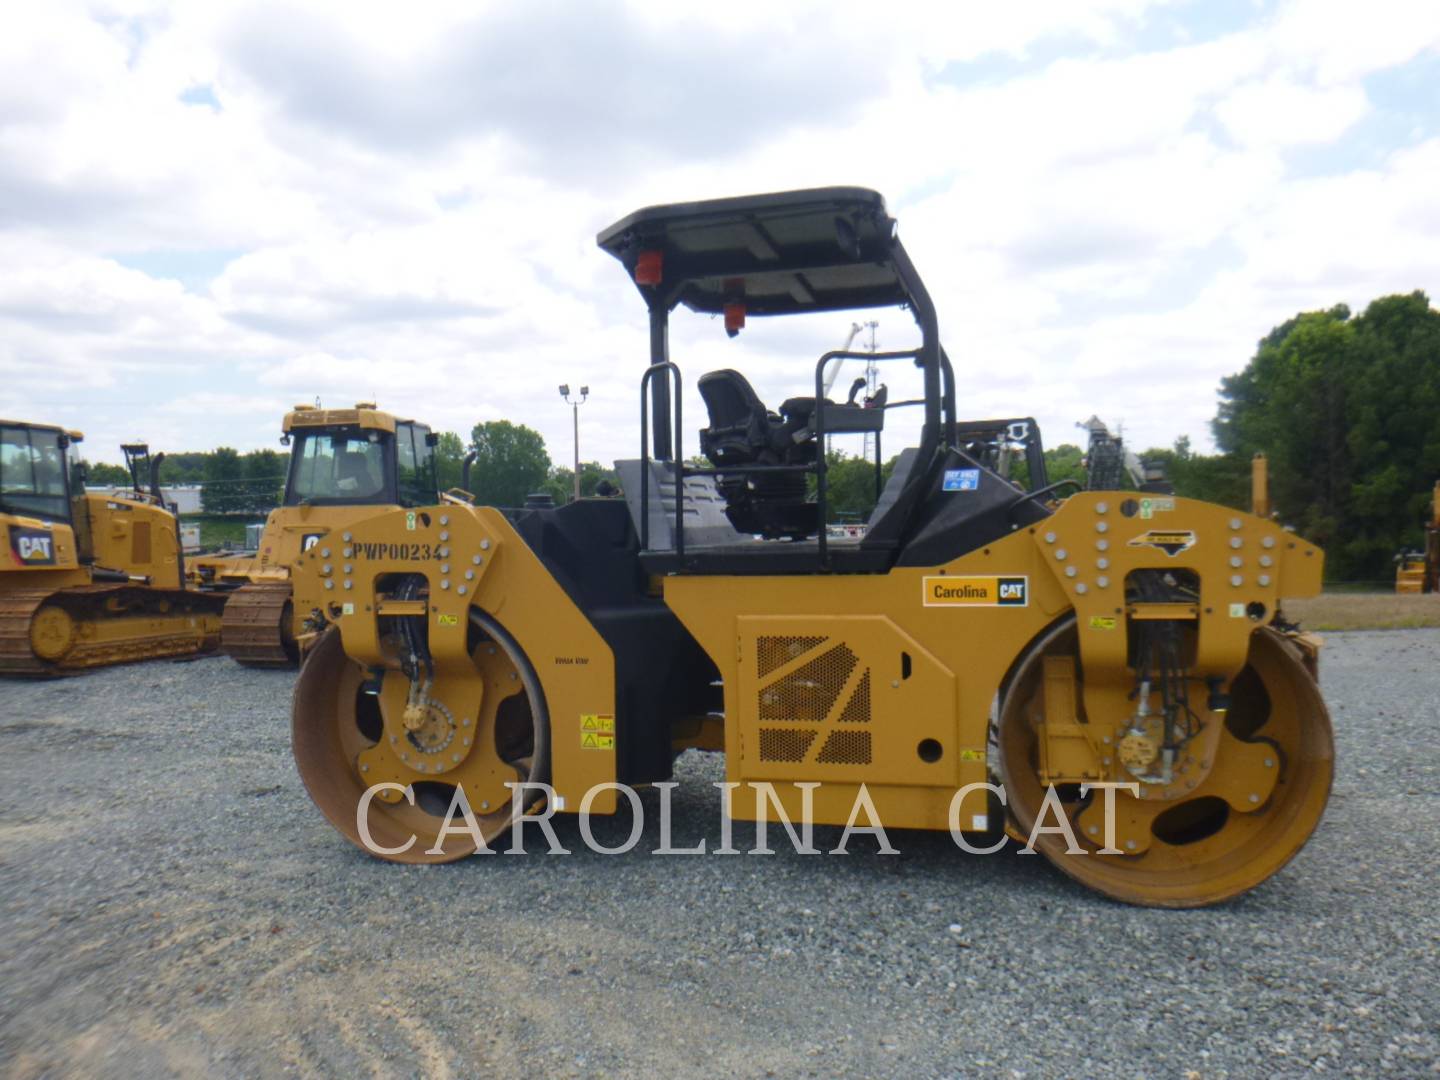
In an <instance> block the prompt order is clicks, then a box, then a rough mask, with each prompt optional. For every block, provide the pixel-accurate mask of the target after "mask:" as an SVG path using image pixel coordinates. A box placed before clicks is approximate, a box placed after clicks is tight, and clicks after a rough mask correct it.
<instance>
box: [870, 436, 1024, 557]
mask: <svg viewBox="0 0 1440 1080" xmlns="http://www.w3.org/2000/svg"><path fill="white" fill-rule="evenodd" d="M947 489H948V490H947ZM1048 516H1049V511H1047V510H1046V509H1045V508H1044V507H1042V506H1039V505H1037V500H1035V499H1028V500H1027V499H1025V493H1024V492H1023V491H1021V490H1020V489H1018V488H1017V487H1015V485H1014V484H1012V483H1010V481H1008V480H1005V479H1003V478H1001V477H1000V476H997V475H996V474H995V473H993V472H991V471H990V470H989V469H987V468H985V466H983V465H981V464H980V463H979V462H978V461H976V460H975V459H974V458H972V457H970V456H968V455H967V454H964V453H962V452H961V451H959V450H955V449H951V450H948V451H946V454H945V461H944V468H942V469H937V470H936V471H935V474H934V476H933V477H932V478H931V480H930V483H929V487H928V488H927V489H926V494H925V497H924V498H923V499H922V500H921V502H920V505H919V506H918V507H917V508H916V513H915V518H914V523H913V524H912V526H911V528H910V531H909V533H908V535H907V537H906V540H905V543H904V546H903V547H902V548H901V549H900V557H899V558H898V559H897V560H896V562H895V565H897V566H939V565H941V564H942V563H947V562H949V561H950V560H951V559H956V558H959V557H960V556H961V555H964V554H966V553H967V552H970V551H974V550H975V549H976V548H980V547H984V546H985V545H986V544H993V543H994V542H995V541H996V540H1000V539H1002V538H1003V537H1006V536H1009V535H1010V534H1011V533H1012V532H1014V531H1015V530H1016V529H1019V528H1023V527H1025V526H1027V525H1030V524H1032V523H1034V522H1036V521H1039V520H1041V519H1042V518H1045V517H1048Z"/></svg>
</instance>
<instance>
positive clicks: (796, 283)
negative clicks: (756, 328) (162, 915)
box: [596, 187, 913, 315]
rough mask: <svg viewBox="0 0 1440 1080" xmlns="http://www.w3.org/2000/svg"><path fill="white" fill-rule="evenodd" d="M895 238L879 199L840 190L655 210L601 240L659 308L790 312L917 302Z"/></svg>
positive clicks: (640, 212)
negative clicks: (739, 306) (898, 264)
mask: <svg viewBox="0 0 1440 1080" xmlns="http://www.w3.org/2000/svg"><path fill="white" fill-rule="evenodd" d="M894 238H895V222H894V220H893V219H892V218H891V217H890V216H889V214H888V213H886V210H885V200H884V198H882V197H881V195H880V194H879V193H878V192H874V191H870V190H868V189H866V188H857V187H830V188H812V189H809V190H805V191H786V192H780V193H776V194H769V195H746V196H743V197H740V198H731V199H710V200H707V201H705V202H691V203H672V204H670V205H667V206H650V207H646V208H645V209H643V210H637V211H635V212H634V213H633V214H630V215H628V216H626V217H624V218H621V219H620V220H619V221H617V222H616V223H615V224H614V225H611V226H610V227H609V228H608V229H605V230H604V231H603V232H601V233H600V235H599V236H598V237H596V242H597V243H598V244H599V245H600V246H601V247H602V248H604V249H605V250H606V251H608V252H609V253H610V254H611V255H614V256H615V257H616V258H617V259H619V260H620V262H621V263H623V264H624V266H625V269H626V270H628V271H629V273H630V277H631V279H632V280H634V281H635V283H636V285H637V287H639V289H640V292H641V295H642V296H644V297H645V301H646V303H647V304H649V305H650V306H652V307H655V306H657V302H658V304H659V306H663V307H665V308H666V309H668V308H672V307H674V306H675V305H676V304H677V303H681V304H684V305H685V306H686V307H688V308H690V309H691V310H692V311H698V312H704V313H719V312H722V311H724V309H725V307H726V305H727V304H734V303H742V304H743V305H744V307H745V311H746V313H747V314H749V315H785V314H792V313H796V312H804V311H837V310H846V309H852V308H869V307H885V306H891V305H898V304H907V303H910V302H911V301H912V299H913V297H912V295H911V290H910V288H908V287H907V285H906V282H905V277H904V275H903V274H902V272H901V271H899V270H898V269H897V267H896V264H895V258H894V249H895V248H896V247H898V245H897V244H896V243H895V241H894ZM656 253H658V254H656Z"/></svg>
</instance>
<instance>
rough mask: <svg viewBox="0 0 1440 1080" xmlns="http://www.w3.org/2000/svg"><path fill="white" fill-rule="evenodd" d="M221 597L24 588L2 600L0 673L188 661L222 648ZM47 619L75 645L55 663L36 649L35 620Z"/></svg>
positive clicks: (126, 589) (110, 588)
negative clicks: (48, 615) (61, 626)
mask: <svg viewBox="0 0 1440 1080" xmlns="http://www.w3.org/2000/svg"><path fill="white" fill-rule="evenodd" d="M223 604H224V598H223V597H219V596H214V595H209V594H205V593H198V592H192V591H188V590H184V589H152V588H148V587H145V586H141V585H81V586H74V587H71V588H64V589H23V590H18V591H15V592H10V593H6V594H4V595H3V596H0V675H32V676H46V675H65V674H69V673H72V672H77V671H85V670H88V669H90V668H95V667H103V666H105V665H108V664H123V663H130V662H132V661H137V660H155V659H163V658H166V657H175V656H192V655H197V654H199V653H206V652H211V651H213V650H214V649H216V648H217V647H218V646H219V644H220V634H219V630H220V611H221V606H222V605H223ZM42 610H44V611H58V612H60V613H63V614H62V615H56V616H53V617H55V618H58V619H60V620H61V621H62V622H63V621H65V620H66V619H68V622H66V623H65V625H67V626H68V627H70V628H71V629H72V630H73V640H72V642H71V643H70V644H69V645H68V647H65V648H64V649H63V651H62V652H60V654H59V655H57V656H55V657H53V658H49V659H47V658H45V657H42V656H39V655H37V654H36V652H35V647H34V641H33V637H32V628H33V626H34V623H35V619H36V616H37V615H40V614H41V613H42Z"/></svg>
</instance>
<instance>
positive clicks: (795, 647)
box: [755, 636, 828, 679]
mask: <svg viewBox="0 0 1440 1080" xmlns="http://www.w3.org/2000/svg"><path fill="white" fill-rule="evenodd" d="M827 640H828V639H827V638H824V637H797V636H785V637H779V636H766V637H762V638H757V639H756V640H755V671H756V674H757V675H759V676H760V677H761V678H762V679H763V678H764V677H765V676H766V675H769V674H770V673H771V672H772V671H777V670H779V669H780V668H782V667H784V666H785V665H786V664H788V663H789V662H790V661H791V660H794V659H795V657H797V656H799V655H800V654H801V653H807V652H809V651H810V650H811V649H813V648H815V647H816V646H817V645H823V644H825V642H826V641H827Z"/></svg>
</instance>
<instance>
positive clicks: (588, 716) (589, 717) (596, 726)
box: [580, 713, 615, 732]
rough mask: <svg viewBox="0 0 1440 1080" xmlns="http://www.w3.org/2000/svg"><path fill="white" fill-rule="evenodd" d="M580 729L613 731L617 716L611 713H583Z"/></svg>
mask: <svg viewBox="0 0 1440 1080" xmlns="http://www.w3.org/2000/svg"><path fill="white" fill-rule="evenodd" d="M580 730H581V731H608V732H613V731H614V730H615V717H614V715H613V714H611V713H581V714H580Z"/></svg>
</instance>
